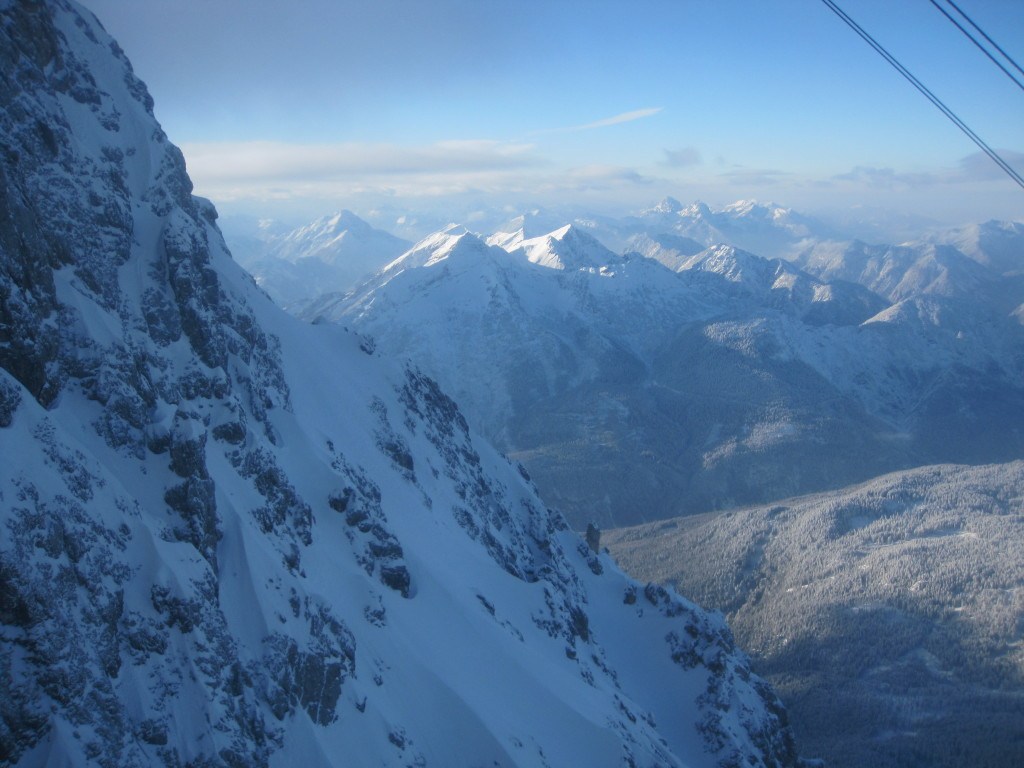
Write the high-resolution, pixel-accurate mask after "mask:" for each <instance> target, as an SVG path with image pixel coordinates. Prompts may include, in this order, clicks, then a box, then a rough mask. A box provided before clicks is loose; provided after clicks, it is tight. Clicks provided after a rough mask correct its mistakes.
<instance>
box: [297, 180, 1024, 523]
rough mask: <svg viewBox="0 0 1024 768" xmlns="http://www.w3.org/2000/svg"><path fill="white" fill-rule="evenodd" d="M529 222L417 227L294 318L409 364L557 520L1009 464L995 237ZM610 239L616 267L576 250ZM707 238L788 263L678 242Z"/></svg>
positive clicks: (1014, 422)
mask: <svg viewBox="0 0 1024 768" xmlns="http://www.w3.org/2000/svg"><path fill="white" fill-rule="evenodd" d="M539 220H540V218H539V217H538V216H532V217H520V218H519V219H517V220H513V221H512V222H510V223H511V224H516V225H518V226H519V229H517V230H515V231H504V232H497V233H494V234H492V235H490V236H489V237H487V238H483V237H482V236H478V235H475V234H473V233H471V232H469V231H467V230H465V229H464V228H454V229H449V230H447V231H444V232H439V233H437V234H435V235H433V236H431V237H428V238H426V239H425V240H423V241H422V242H421V243H419V244H417V245H416V246H414V247H413V248H412V249H410V250H409V251H407V252H406V253H405V254H404V255H403V256H402V257H401V258H399V259H396V260H395V261H393V262H391V263H390V264H388V265H386V266H385V267H384V268H383V269H381V271H379V272H378V273H377V274H376V275H375V276H373V277H371V278H369V279H368V280H367V281H366V282H364V283H363V284H362V285H360V286H359V287H358V288H357V289H355V290H353V291H350V292H348V293H347V294H345V295H342V294H333V295H331V294H325V295H322V296H320V297H319V298H318V299H316V300H315V301H313V302H311V303H309V304H307V305H306V306H305V308H304V309H303V310H302V311H301V313H300V314H301V315H302V316H304V317H306V318H307V319H318V320H321V321H322V320H331V321H335V322H339V323H342V324H344V325H346V326H349V327H352V328H355V329H359V330H360V331H362V332H365V333H367V334H369V335H371V336H372V337H373V338H374V339H375V340H376V342H377V343H378V344H379V345H380V348H381V349H383V350H386V351H387V352H388V354H394V355H398V356H406V357H409V358H411V359H413V360H416V361H417V363H418V364H419V365H421V366H422V367H423V368H424V370H427V371H430V372H431V374H432V375H434V376H436V377H437V378H438V380H439V381H441V382H442V383H443V384H444V386H445V387H446V388H448V389H449V390H450V391H452V392H454V393H455V394H456V397H457V399H458V400H459V402H460V403H462V404H463V406H464V408H465V409H466V412H467V415H468V417H469V418H470V420H471V422H472V423H474V424H475V425H477V427H478V428H479V429H481V431H483V432H484V433H485V434H487V435H488V436H489V437H490V438H491V439H492V440H494V441H495V442H496V444H497V445H498V446H499V447H501V449H502V450H504V451H506V452H507V453H508V454H509V455H510V456H513V457H514V458H516V459H517V460H520V461H522V462H523V463H524V465H526V467H527V468H528V469H529V471H530V472H531V475H532V476H533V477H534V478H535V479H536V481H537V483H538V485H539V487H540V489H541V491H542V493H543V494H544V495H545V498H547V499H548V500H549V503H552V504H555V505H557V506H559V507H560V508H562V509H563V510H565V512H566V513H567V514H568V515H569V517H570V519H571V520H572V521H573V523H574V524H575V525H577V526H585V525H586V523H587V522H588V521H590V520H594V521H596V522H598V523H599V524H601V525H621V524H627V523H635V522H639V521H642V520H645V519H652V518H657V517H668V516H673V515H677V514H681V513H686V512H700V511H706V510H709V509H714V508H719V507H728V506H731V505H734V504H744V503H755V502H762V501H770V500H772V499H775V498H780V497H784V496H789V495H792V494H795V493H802V492H808V491H813V490H822V489H826V488H836V487H842V486H843V485H846V484H849V483H851V482H855V481H857V480H864V479H867V478H869V477H872V476H874V475H876V474H879V473H881V472H885V471H891V470H894V469H899V468H905V467H912V466H917V465H920V464H927V463H934V462H936V461H961V462H962V461H970V462H974V461H1004V460H1009V459H1013V458H1017V457H1019V456H1022V455H1024V376H1022V373H1024V329H1022V326H1021V322H1020V315H1021V312H1020V310H1019V307H1020V306H1021V304H1022V302H1024V284H1022V283H1021V281H1020V279H1019V276H1018V275H1016V274H1015V273H1014V272H1012V271H1007V272H1004V273H1000V272H997V271H996V270H995V269H994V267H1003V266H1013V258H1012V253H1013V247H1014V245H1013V243H1014V242H1015V241H1014V238H1017V240H1016V242H1017V247H1018V248H1020V249H1021V251H1020V252H1022V253H1024V236H1022V234H1021V232H1020V229H1019V228H1017V227H1015V225H1010V224H1002V223H997V222H990V223H989V224H986V225H983V226H981V227H979V228H973V229H971V230H964V231H961V232H954V233H949V234H948V235H947V237H946V238H945V239H946V240H948V241H949V242H954V241H956V242H962V243H971V244H973V245H972V248H971V250H972V254H973V256H968V255H967V254H965V253H963V252H961V251H960V250H958V249H957V248H956V247H954V246H953V245H950V244H948V243H937V242H935V241H927V242H917V243H908V244H905V245H901V246H872V245H867V244H865V243H862V242H859V241H844V242H835V241H827V240H816V239H814V237H812V234H813V233H814V232H815V230H814V229H813V222H812V221H811V220H810V219H807V218H806V217H801V216H799V215H798V214H794V213H793V212H791V211H787V210H785V209H781V208H778V207H769V206H757V205H754V204H751V203H744V204H737V205H735V206H729V207H728V208H727V209H725V210H724V211H721V212H712V211H710V209H708V207H707V206H704V205H700V204H695V205H692V206H688V207H683V206H680V205H679V204H678V203H676V202H675V201H671V200H669V201H666V202H665V203H663V204H662V205H659V206H657V207H656V208H654V209H652V210H651V211H648V212H645V213H644V214H642V215H641V216H639V217H636V218H634V219H632V220H629V221H626V222H620V223H618V224H615V225H614V226H613V224H612V223H609V222H608V221H604V222H603V223H600V224H597V223H593V222H591V224H590V225H589V226H586V225H581V224H579V223H577V224H572V225H563V226H562V227H559V228H557V229H555V230H553V231H550V232H547V233H543V234H540V235H538V234H536V231H535V229H533V226H534V225H535V224H536V222H537V221H539ZM712 224H713V225H714V227H713V228H712ZM644 227H647V230H646V231H642V230H643V228H644ZM612 230H615V232H617V233H618V234H617V236H619V237H624V236H625V235H626V234H628V235H629V236H628V238H627V239H626V240H625V242H627V243H630V244H631V245H633V246H635V247H636V248H637V249H638V250H639V252H637V250H628V248H627V252H626V253H625V254H622V255H618V254H616V253H614V252H612V251H611V250H609V249H608V248H606V247H605V246H604V245H603V244H602V243H601V242H599V241H598V240H597V239H596V237H595V234H596V235H601V234H607V233H608V232H611V231H612ZM726 230H728V231H729V232H731V233H740V234H741V235H743V236H746V237H748V238H753V239H757V240H760V241H768V240H772V239H774V240H775V241H776V242H777V243H781V242H783V241H784V240H785V241H786V242H788V243H789V244H790V245H791V246H792V247H793V248H794V249H795V250H794V251H793V260H783V259H766V258H763V257H761V256H758V255H755V254H753V253H751V252H749V251H745V250H743V249H741V248H739V247H737V246H735V245H726V244H718V245H711V246H707V245H706V244H705V242H701V241H698V240H697V239H696V238H697V237H702V238H704V239H705V241H706V240H709V239H711V238H714V237H719V236H724V232H725V231H726ZM683 232H686V233H688V234H682V233H683ZM989 233H993V234H989ZM769 235H770V236H769ZM958 238H959V240H958ZM965 247H966V245H965ZM1022 258H1024V257H1022ZM469 372H472V373H471V374H470V373H469Z"/></svg>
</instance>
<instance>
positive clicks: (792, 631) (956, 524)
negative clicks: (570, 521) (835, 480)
mask: <svg viewBox="0 0 1024 768" xmlns="http://www.w3.org/2000/svg"><path fill="white" fill-rule="evenodd" d="M1022 509H1024V463H1022V462H1019V461H1018V462H1013V463H1010V464H997V465H990V466H977V467H968V466H950V465H944V466H930V467H922V468H918V469H914V470H911V471H907V472H900V473H897V474H894V475H888V476H885V477H880V478H876V479H873V480H871V481H870V482H868V483H865V484H863V485H860V486H857V487H852V488H845V489H843V490H841V491H837V492H833V493H828V494H822V495H817V496H810V497H804V498H797V499H789V500H781V501H776V502H775V503H773V504H771V505H766V506H761V507H755V508H750V509H744V510H734V511H731V512H729V513H714V514H709V515H700V516H695V517H688V518H679V519H674V520H667V521H660V522H658V523H653V524H649V525H645V526H641V527H637V528H630V529H623V530H618V531H610V532H608V533H607V534H606V536H605V537H604V541H605V542H606V543H607V544H608V545H609V547H610V549H611V551H612V553H613V554H614V555H615V557H616V558H617V559H618V560H619V562H620V563H622V564H623V565H624V566H625V567H626V568H627V569H628V570H629V571H630V572H632V573H633V574H635V575H636V576H637V577H639V578H643V579H651V580H654V581H658V582H661V583H668V584H675V585H677V587H678V588H679V589H681V590H684V591H685V592H686V593H687V594H688V595H690V596H691V597H694V598H695V599H698V600H700V601H701V602H702V603H704V604H707V605H713V606H717V607H718V608H720V609H721V610H723V611H725V612H726V614H727V616H728V618H729V620H730V623H731V624H732V626H733V627H734V629H735V631H736V634H737V637H738V638H739V639H740V642H741V643H743V644H744V645H745V646H746V647H747V648H749V649H751V652H752V654H753V656H754V664H755V669H757V670H758V671H760V672H761V673H762V674H764V675H766V676H767V677H768V679H769V680H770V681H772V682H773V683H774V684H776V685H777V686H778V687H779V689H780V691H781V692H782V693H783V695H784V697H785V698H786V701H787V702H790V709H791V712H792V713H793V722H794V724H795V728H796V732H797V737H798V739H799V741H800V743H801V745H804V746H805V748H808V749H809V750H810V751H811V752H812V753H813V754H816V755H818V756H820V757H822V758H824V760H825V762H826V764H827V765H830V766H835V767H836V768H859V767H860V766H866V765H871V766H878V767H879V768H895V767H896V766H906V765H927V766H936V767H940V768H954V767H955V766H961V765H965V764H969V765H988V766H1000V767H1005V768H1010V767H1011V766H1018V765H1022V764H1024V718H1022V717H1021V712H1022V711H1024V688H1022V687H1021V684H1020V681H1021V680H1022V679H1024V644H1022V641H1024V546H1022V543H1024V515H1022Z"/></svg>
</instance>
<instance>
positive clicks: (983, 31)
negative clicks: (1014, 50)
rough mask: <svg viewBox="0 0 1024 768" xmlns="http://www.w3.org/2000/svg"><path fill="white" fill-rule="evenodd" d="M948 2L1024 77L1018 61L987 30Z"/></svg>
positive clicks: (1023, 70) (948, 1)
mask: <svg viewBox="0 0 1024 768" xmlns="http://www.w3.org/2000/svg"><path fill="white" fill-rule="evenodd" d="M946 2H947V3H949V4H950V5H951V6H953V8H955V9H956V12H957V13H959V14H960V15H961V16H963V17H964V18H965V19H966V20H967V23H968V24H970V25H971V26H972V27H974V28H975V29H976V30H977V31H978V34H980V35H981V36H982V37H984V38H985V39H986V40H988V42H989V45H991V46H992V47H993V48H995V49H996V50H997V51H999V53H1000V54H1002V57H1003V58H1004V59H1006V60H1007V61H1008V62H1010V63H1011V64H1012V65H1013V66H1014V67H1015V68H1016V70H1017V71H1018V72H1020V73H1021V74H1022V75H1024V69H1022V68H1021V66H1020V64H1018V63H1017V62H1016V61H1014V60H1013V57H1012V56H1011V55H1010V54H1008V53H1007V52H1006V51H1004V50H1003V49H1002V48H1000V47H999V44H998V43H997V42H996V41H995V40H993V39H992V38H991V37H989V36H988V35H986V34H985V30H983V29H982V28H981V27H979V26H978V25H977V24H975V23H974V19H972V18H971V17H970V16H968V15H967V14H966V13H965V12H964V11H963V9H961V8H960V6H959V5H957V4H956V3H954V2H953V0H946Z"/></svg>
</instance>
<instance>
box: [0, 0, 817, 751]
mask: <svg viewBox="0 0 1024 768" xmlns="http://www.w3.org/2000/svg"><path fill="white" fill-rule="evenodd" d="M0 64H2V66H0V367H2V371H0V448H2V454H3V461H2V462H0V763H2V764H4V765H8V764H11V765H19V766H36V765H74V766H77V765H91V764H99V765H104V766H142V765H169V766H184V765H190V766H209V765H229V766H243V765H281V766H284V765H301V766H306V767H312V766H321V765H345V766H359V765H367V766H369V765H372V766H382V765H384V766H387V765H396V766H397V765H403V766H404V765H436V766H470V765H488V766H490V765H500V766H512V765H531V766H532V765H537V766H619V765H637V766H677V765H678V766H682V765H686V766H714V765H728V766H741V765H742V766H748V765H749V766H784V765H794V764H796V763H798V760H797V758H796V756H795V753H794V747H793V742H792V738H791V736H790V732H789V729H788V727H787V726H786V716H785V712H784V710H783V709H782V706H781V704H780V702H779V701H778V699H777V698H776V697H775V695H774V694H773V693H772V692H771V690H770V689H769V688H768V687H767V686H766V685H765V684H764V683H763V682H762V681H760V680H759V679H758V678H757V677H755V676H753V675H751V673H750V671H749V667H748V663H747V660H746V658H745V656H744V655H743V654H742V653H741V652H739V651H738V650H737V649H736V648H735V646H734V644H733V641H732V639H731V635H730V632H729V630H728V628H727V627H726V625H725V623H724V622H723V620H722V619H721V617H719V616H717V615H709V614H707V613H705V612H703V611H701V610H700V609H698V608H696V607H695V606H693V605H692V604H690V603H688V602H686V601H685V600H682V599H681V598H678V597H677V596H675V595H674V594H672V593H669V592H666V591H665V590H663V589H661V588H659V587H654V586H647V587H644V586H643V585H639V584H637V583H636V582H634V581H632V580H630V579H628V578H627V577H626V576H624V575H623V574H622V573H621V572H620V571H619V570H618V569H617V568H616V567H615V565H614V564H613V563H612V562H611V560H610V559H609V558H608V557H607V556H606V555H599V554H595V553H593V552H592V551H591V550H590V549H588V547H587V546H586V545H585V544H584V543H583V542H582V541H581V540H580V539H579V538H578V537H577V536H576V535H575V534H574V533H572V532H571V531H570V530H568V528H567V526H566V524H565V522H564V521H563V519H562V518H561V517H560V516H559V515H558V514H556V513H554V512H551V511H549V510H547V509H545V507H544V506H543V504H542V503H541V502H540V500H539V499H538V497H537V495H536V491H535V489H534V487H533V486H532V484H531V483H530V481H529V480H528V479H527V478H526V477H525V476H524V474H523V473H522V472H520V471H519V470H518V468H517V467H515V466H513V465H511V464H510V463H509V462H508V460H507V459H505V458H504V457H502V456H500V455H499V454H497V453H496V452H495V451H494V450H493V449H491V448H489V447H488V446H487V445H484V444H481V442H480V441H478V440H475V439H474V437H473V436H472V435H471V434H470V433H469V431H468V429H467V427H466V422H465V421H464V419H463V418H462V416H461V415H460V413H459V411H458V409H457V407H456V406H455V404H454V403H453V402H452V401H451V400H450V399H449V398H448V397H447V396H446V395H444V394H443V393H442V392H441V391H440V390H439V389H438V388H437V386H436V385H435V384H434V383H433V382H432V381H431V380H429V379H427V378H425V377H424V376H422V375H421V374H419V373H418V372H417V371H415V370H413V369H411V368H408V367H403V366H402V365H400V364H399V363H390V362H389V361H386V360H382V359H380V358H379V357H378V356H377V355H375V354H374V352H373V349H372V348H371V345H370V344H369V343H368V342H366V341H365V340H363V339H361V338H360V337H358V336H355V335H350V334H347V333H345V332H344V331H342V330H341V329H338V328H335V327H330V326H322V327H313V326H308V325H304V324H301V323H300V322H298V321H296V320H294V319H291V318H289V317H287V316H285V315H284V314H283V313H282V312H281V311H280V310H278V309H277V308H275V307H274V306H273V305H272V304H271V302H270V301H269V300H268V299H267V298H266V297H265V296H264V295H263V294H262V293H261V292H260V291H259V290H258V289H257V288H256V287H255V285H254V284H253V283H252V280H251V278H249V277H248V276H247V275H246V274H245V273H244V272H243V271H242V270H241V269H239V268H238V267H237V266H236V265H235V264H234V262H233V261H232V260H231V258H230V255H229V254H228V253H227V251H226V249H225V247H224V244H223V240H222V238H221V236H220V233H219V232H218V230H217V228H216V226H215V223H214V221H215V218H216V214H215V212H214V210H213V207H212V205H211V204H210V203H208V202H207V201H204V200H200V199H198V198H194V197H192V195H191V183H190V182H189V180H188V177H187V175H186V174H185V169H184V162H183V160H182V157H181V154H180V153H179V151H178V150H177V149H176V148H174V147H173V146H172V145H171V144H169V143H168V141H167V139H166V137H165V136H164V134H163V132H162V131H161V129H160V127H159V125H158V124H157V122H156V121H155V119H154V118H153V114H152V102H151V100H150V97H149V96H148V94H147V92H146V89H145V87H144V86H143V85H142V83H141V82H139V81H138V80H137V79H136V78H135V76H134V75H133V74H132V72H131V68H130V66H129V64H128V62H127V61H126V59H125V58H124V56H123V54H122V53H121V51H120V49H119V48H118V47H117V45H116V44H115V43H114V42H113V41H112V40H111V39H110V38H109V37H108V36H107V34H106V33H105V32H104V31H103V30H102V28H101V27H100V26H99V24H98V23H97V22H96V21H95V20H94V19H93V17H92V16H91V15H90V14H89V13H88V12H86V11H84V10H82V9H81V8H80V7H79V6H77V5H75V4H74V3H71V2H67V0H46V2H29V1H28V0H0Z"/></svg>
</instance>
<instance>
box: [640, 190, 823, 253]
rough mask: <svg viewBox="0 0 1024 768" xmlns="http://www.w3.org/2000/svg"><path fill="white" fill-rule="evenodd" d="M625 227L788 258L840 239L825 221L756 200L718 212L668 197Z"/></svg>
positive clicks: (647, 232) (706, 244)
mask: <svg viewBox="0 0 1024 768" xmlns="http://www.w3.org/2000/svg"><path fill="white" fill-rule="evenodd" d="M623 226H624V227H628V228H631V229H633V230H635V231H636V234H646V235H648V236H652V235H653V236H657V235H675V236H677V237H685V238H688V239H690V240H693V241H695V242H698V243H701V244H703V245H704V246H705V247H707V246H711V245H717V244H726V245H731V246H734V247H737V248H742V249H744V250H747V251H753V252H754V253H757V254H759V255H761V256H768V257H771V258H780V257H781V258H786V257H788V256H790V255H791V254H792V253H793V252H794V251H795V250H796V249H798V248H799V247H800V246H801V245H802V244H805V243H807V242H809V241H817V240H821V239H826V238H830V237H834V236H835V233H834V231H833V230H832V229H831V228H830V227H829V226H828V225H826V224H824V223H823V222H821V221H818V220H816V219H813V218H811V217H809V216H805V215H803V214H800V213H797V212H796V211H794V210H792V209H791V208H783V207H782V206H779V205H775V204H774V203H759V202H757V201H754V200H738V201H737V202H735V203H732V204H731V205H727V206H725V207H724V208H722V209H720V210H714V209H712V208H711V207H710V206H709V205H707V204H706V203H703V202H700V201H696V202H694V203H691V204H690V205H683V204H682V203H680V202H679V201H678V200H676V199H675V198H672V197H666V198H665V199H664V200H662V201H661V202H660V203H658V204H657V205H656V206H654V207H652V208H649V209H647V210H645V211H642V212H641V213H640V214H639V215H638V216H636V217H633V218H630V219H627V220H626V221H625V222H624V223H623Z"/></svg>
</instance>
